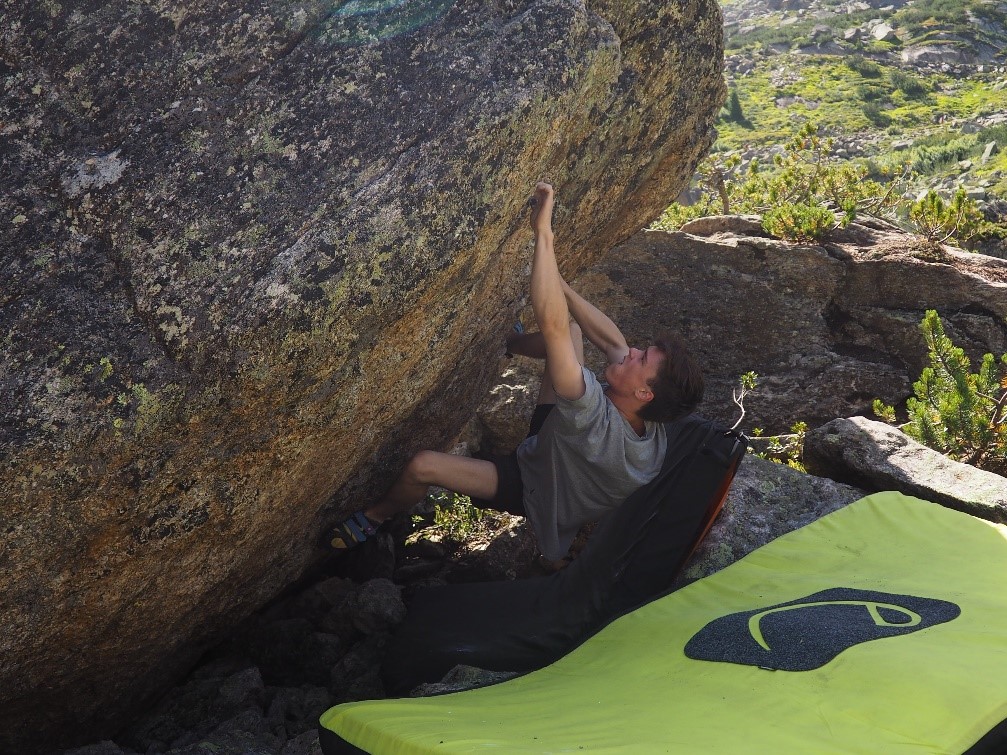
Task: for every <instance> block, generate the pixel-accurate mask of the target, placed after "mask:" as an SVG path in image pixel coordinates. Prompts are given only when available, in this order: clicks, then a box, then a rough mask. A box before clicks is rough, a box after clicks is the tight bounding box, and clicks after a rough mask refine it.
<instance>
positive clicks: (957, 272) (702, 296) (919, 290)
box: [477, 216, 1007, 453]
mask: <svg viewBox="0 0 1007 755" xmlns="http://www.w3.org/2000/svg"><path fill="white" fill-rule="evenodd" d="M874 225H875V227H873V228H871V227H867V226H865V225H853V226H851V227H849V228H848V229H846V230H844V231H836V232H835V233H834V234H833V236H832V237H831V238H830V240H829V241H828V242H827V243H826V244H824V245H821V246H819V245H807V244H793V243H789V242H786V241H781V240H778V239H772V238H767V237H766V236H765V234H764V233H763V232H762V230H761V226H760V225H759V223H758V221H757V219H755V218H752V217H747V216H715V217H707V218H701V219H699V220H696V221H693V222H692V223H689V224H687V225H686V226H685V227H683V229H682V231H681V232H677V233H664V232H651V231H645V232H641V233H638V234H637V235H636V236H634V237H633V238H632V239H630V240H629V241H627V242H626V243H625V244H623V245H621V246H619V247H617V248H616V249H614V250H613V251H612V253H611V254H610V255H609V256H608V257H606V258H605V259H604V260H603V261H602V262H600V263H599V264H597V265H595V266H594V267H591V268H589V269H588V270H586V271H584V272H583V273H581V274H580V275H579V276H577V278H576V279H575V280H574V281H572V283H571V285H573V287H574V288H576V289H577V290H578V291H580V292H581V293H583V294H584V295H585V296H587V297H588V298H589V299H590V300H591V301H593V302H595V303H596V304H598V305H599V306H600V307H601V308H602V309H603V310H604V311H606V312H607V313H609V314H610V315H611V316H612V318H613V319H614V320H615V321H616V322H617V323H618V324H619V326H620V327H621V328H622V329H623V332H624V333H625V334H626V336H627V338H628V339H629V340H630V342H631V343H637V344H641V343H645V342H649V341H650V340H651V339H652V338H654V337H655V336H657V335H658V334H659V333H661V332H662V331H665V330H678V331H679V332H681V333H682V334H683V335H684V336H685V338H686V340H687V341H688V342H689V344H690V345H691V347H692V348H693V350H694V351H695V352H696V353H697V354H698V356H699V358H700V361H701V363H702V365H703V367H704V371H705V376H706V384H707V388H706V397H705V399H704V401H703V404H702V406H701V407H700V409H699V411H700V413H701V414H704V415H706V416H708V417H712V418H716V419H720V420H722V421H724V422H726V423H727V424H733V422H734V421H735V420H736V419H737V418H738V416H739V410H738V408H737V406H736V405H735V404H734V403H733V401H732V390H733V389H734V388H735V387H737V385H738V378H739V376H740V375H741V374H742V373H745V372H748V371H749V370H751V371H754V372H756V373H758V374H759V376H760V379H759V384H758V387H757V390H756V391H755V392H753V393H751V394H750V395H749V396H748V397H747V398H746V400H745V408H746V411H747V414H746V417H745V420H744V425H743V427H744V428H747V429H751V428H753V427H762V428H764V429H766V430H767V431H769V432H774V433H776V432H786V431H787V430H788V428H789V427H790V425H791V424H792V423H794V422H796V421H804V422H806V423H808V424H809V425H810V426H812V427H814V426H817V425H820V424H823V423H825V422H828V421H829V420H831V419H833V418H834V417H837V416H849V415H851V414H858V413H859V414H870V413H871V402H872V401H873V399H875V398H880V399H883V400H884V401H885V402H886V403H889V404H893V405H898V404H901V403H902V402H904V400H905V399H906V398H907V397H908V396H909V395H911V393H912V383H913V381H915V380H916V379H918V378H919V374H920V372H921V370H922V369H923V367H924V366H926V364H927V363H928V362H927V356H926V354H927V350H926V345H925V344H924V342H923V337H922V334H921V333H920V331H919V323H920V321H921V320H922V319H923V314H924V312H925V310H927V309H936V310H937V311H938V312H939V313H940V314H941V316H942V319H943V321H944V323H945V327H946V329H947V332H948V335H949V336H950V337H951V338H952V339H953V340H954V341H955V343H956V344H958V345H959V346H962V347H963V348H964V349H965V350H966V352H967V353H968V354H969V356H970V357H971V358H972V359H973V360H978V359H979V358H981V355H982V354H984V353H986V352H993V353H994V354H997V355H999V354H1002V353H1004V352H1005V351H1007V261H1005V260H1002V259H998V258H993V257H986V256H984V255H979V254H972V253H968V252H961V251H958V250H955V249H951V248H947V247H945V248H941V249H938V250H934V249H933V248H931V247H930V246H929V245H927V244H926V243H925V242H924V241H922V240H921V239H919V238H918V237H915V236H910V235H908V234H905V233H903V232H901V231H898V230H897V229H894V228H892V227H889V226H886V225H884V224H881V223H875V224H874ZM587 357H588V364H589V366H590V367H592V368H593V369H595V370H600V369H601V368H602V367H603V365H602V362H601V358H600V355H599V354H598V353H597V351H596V350H595V349H592V348H590V347H589V348H588V350H587ZM538 369H539V365H537V364H535V363H534V362H532V361H530V360H524V359H520V358H515V359H514V360H513V361H511V362H509V363H507V364H506V367H505V370H504V371H503V373H502V377H501V378H500V380H499V382H498V384H497V386H496V387H494V388H493V389H492V390H491V392H490V395H489V397H488V398H487V399H486V401H485V402H484V404H483V405H482V407H481V408H480V411H479V415H478V424H477V431H478V432H479V433H481V435H482V437H483V438H484V439H485V445H486V448H487V450H489V451H492V452H497V453H502V452H505V451H508V450H510V449H512V448H513V447H514V445H516V443H517V442H519V441H520V439H521V438H523V437H524V432H525V429H526V427H527V418H528V417H529V416H530V412H531V409H532V408H533V407H534V402H535V396H536V393H537V385H538Z"/></svg>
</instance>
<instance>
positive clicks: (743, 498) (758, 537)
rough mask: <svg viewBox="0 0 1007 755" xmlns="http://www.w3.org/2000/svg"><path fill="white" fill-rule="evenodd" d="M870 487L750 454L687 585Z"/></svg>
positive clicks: (693, 564)
mask: <svg viewBox="0 0 1007 755" xmlns="http://www.w3.org/2000/svg"><path fill="white" fill-rule="evenodd" d="M865 495H867V491H865V490H862V489H860V488H856V487H853V486H850V485H846V484H843V483H840V482H835V481H833V480H830V479H827V478H824V477H815V476H813V475H809V474H805V473H803V472H798V471H797V470H795V469H791V468H790V467H788V466H786V465H785V464H777V463H774V462H771V461H766V460H765V459H760V458H758V457H756V456H746V457H745V458H744V459H743V460H742V463H741V466H740V467H739V468H738V474H737V475H736V476H735V478H734V482H733V483H731V490H730V492H729V493H728V495H727V500H726V501H725V502H724V508H723V510H722V511H721V513H720V516H719V517H717V520H716V521H715V522H714V524H713V526H712V527H711V528H710V532H709V533H708V534H707V536H706V538H705V539H704V540H703V542H702V544H701V545H700V546H699V548H698V549H697V550H696V553H695V554H694V555H693V557H692V560H691V561H690V562H689V564H688V566H687V567H686V568H685V570H684V571H683V572H682V575H681V576H680V577H679V579H678V584H679V585H682V584H685V583H687V582H691V581H693V580H695V579H700V578H701V577H706V576H708V575H710V574H713V573H714V572H717V571H720V570H721V569H723V568H724V567H725V566H729V565H730V564H733V563H734V562H735V561H737V560H738V559H740V558H743V557H744V556H746V555H748V554H749V553H751V552H752V551H754V550H755V549H756V548H759V547H761V546H763V545H765V544H766V543H768V542H770V541H771V540H775V539H776V538H778V537H779V536H780V535H785V534H786V533H788V532H792V531H793V530H796V529H799V528H800V527H803V526H804V525H806V524H811V523H812V522H813V521H815V520H816V519H820V518H821V517H823V516H825V515H826V514H829V513H831V512H833V511H836V510H838V509H841V508H842V507H843V506H846V505H847V504H850V503H853V502H854V501H856V500H859V499H861V498H863V497H864V496H865Z"/></svg>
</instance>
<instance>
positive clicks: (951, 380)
mask: <svg viewBox="0 0 1007 755" xmlns="http://www.w3.org/2000/svg"><path fill="white" fill-rule="evenodd" d="M920 329H921V330H922V331H923V337H924V339H925V340H926V343H927V347H928V349H929V354H928V356H929V359H930V366H929V367H926V368H924V370H923V372H922V374H921V375H920V379H919V380H918V381H916V382H915V383H914V384H913V393H914V394H915V395H914V397H913V398H910V399H909V400H908V401H907V402H906V409H907V410H908V412H909V422H907V423H906V424H905V425H903V426H902V429H903V431H904V432H905V433H906V434H907V435H909V436H910V437H912V438H914V439H916V440H918V441H919V442H920V443H923V444H924V445H926V446H929V447H930V448H933V449H934V450H936V451H940V452H941V453H943V454H945V455H947V456H950V457H951V458H953V459H955V460H956V461H962V462H965V463H966V464H972V465H973V466H976V467H979V468H981V469H987V470H989V471H991V472H996V473H999V474H1003V473H1005V472H1007V354H1004V355H1003V356H1001V357H1000V359H999V364H998V360H996V359H995V358H994V357H993V355H992V354H985V355H984V356H983V359H982V364H981V365H980V367H979V371H978V372H976V373H972V372H970V369H971V363H970V361H969V358H968V357H967V356H966V355H965V352H964V351H963V350H962V349H960V348H959V347H957V346H955V345H954V343H953V342H952V341H951V339H950V338H948V336H947V334H946V333H945V332H944V326H943V325H942V324H941V320H940V317H939V316H938V315H937V312H936V311H934V310H932V309H930V310H927V312H926V315H925V316H924V318H923V322H922V323H921V324H920ZM874 411H875V413H876V414H878V415H879V416H880V417H881V418H882V419H884V420H887V421H889V422H892V421H894V420H895V409H894V408H893V407H891V406H887V405H885V404H884V403H882V402H881V401H875V402H874Z"/></svg>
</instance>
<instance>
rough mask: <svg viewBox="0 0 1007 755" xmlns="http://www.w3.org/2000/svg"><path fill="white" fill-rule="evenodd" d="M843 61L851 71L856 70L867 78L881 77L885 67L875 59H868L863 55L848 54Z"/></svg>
mask: <svg viewBox="0 0 1007 755" xmlns="http://www.w3.org/2000/svg"><path fill="white" fill-rule="evenodd" d="M843 63H845V64H846V67H847V68H849V69H850V70H851V71H856V72H857V73H859V74H860V75H861V76H863V77H864V78H865V79H880V78H881V75H882V73H884V69H883V68H882V67H881V66H879V65H878V64H877V63H875V62H874V61H873V60H868V59H867V58H865V57H864V56H863V55H847V56H846V57H845V58H844V59H843Z"/></svg>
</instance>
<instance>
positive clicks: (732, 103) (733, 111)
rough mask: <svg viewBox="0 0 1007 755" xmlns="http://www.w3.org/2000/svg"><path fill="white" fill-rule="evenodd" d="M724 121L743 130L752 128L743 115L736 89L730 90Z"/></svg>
mask: <svg viewBox="0 0 1007 755" xmlns="http://www.w3.org/2000/svg"><path fill="white" fill-rule="evenodd" d="M726 119H727V120H729V121H732V122H734V123H737V124H738V125H739V126H743V127H744V128H752V124H751V123H750V122H749V120H748V119H747V118H746V117H745V113H744V111H743V110H742V109H741V100H740V99H738V90H737V89H732V90H731V96H730V97H729V98H728V99H727V116H726Z"/></svg>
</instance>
